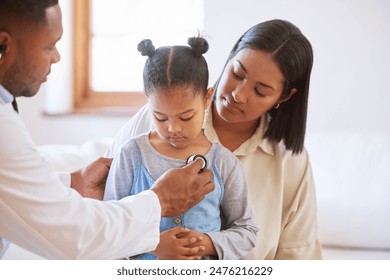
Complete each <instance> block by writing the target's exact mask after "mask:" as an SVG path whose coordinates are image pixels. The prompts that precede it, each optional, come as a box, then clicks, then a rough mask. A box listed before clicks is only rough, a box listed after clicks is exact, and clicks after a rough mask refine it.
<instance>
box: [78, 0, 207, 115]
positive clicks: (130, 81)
mask: <svg viewBox="0 0 390 280" xmlns="http://www.w3.org/2000/svg"><path fill="white" fill-rule="evenodd" d="M203 25H204V20H203V0H164V1H161V0H139V1H135V0H112V1H106V0H83V1H74V60H75V63H74V67H75V68H74V91H75V96H74V103H75V107H76V110H80V109H81V110H83V111H90V110H92V111H95V110H97V109H98V110H99V111H102V112H111V113H112V112H114V113H120V112H126V113H127V114H128V113H129V111H130V112H131V110H132V109H133V110H134V111H135V110H137V109H138V108H139V107H140V106H142V105H143V104H144V103H145V102H146V97H145V96H144V94H143V92H142V90H143V85H142V71H143V65H144V63H145V60H146V57H143V56H141V54H140V53H139V52H138V51H137V44H138V43H139V42H140V41H141V40H143V39H147V38H148V39H151V40H152V41H153V43H154V45H155V46H156V47H159V46H162V45H174V44H185V45H186V44H187V38H188V37H191V36H195V35H197V34H198V33H200V34H202V31H203Z"/></svg>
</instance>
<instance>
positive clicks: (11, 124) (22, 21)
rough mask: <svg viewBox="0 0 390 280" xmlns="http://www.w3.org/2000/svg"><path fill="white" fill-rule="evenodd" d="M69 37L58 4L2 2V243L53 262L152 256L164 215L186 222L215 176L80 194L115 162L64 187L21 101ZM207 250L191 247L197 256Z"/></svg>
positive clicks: (175, 173) (181, 176)
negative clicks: (121, 192) (113, 196)
mask: <svg viewBox="0 0 390 280" xmlns="http://www.w3.org/2000/svg"><path fill="white" fill-rule="evenodd" d="M61 36H62V18H61V9H60V7H59V5H58V0H1V1H0V236H1V237H2V238H4V239H7V240H9V241H11V242H13V243H15V244H18V245H19V246H21V247H24V248H26V249H27V250H30V251H32V252H34V253H36V254H38V255H41V256H43V257H45V258H53V259H113V258H122V257H125V256H129V255H136V254H139V253H142V252H146V251H151V250H153V249H154V248H155V246H156V245H157V244H158V242H159V225H160V218H161V216H174V215H178V214H180V213H182V212H184V211H185V210H187V209H188V208H190V207H192V206H193V205H195V204H196V203H198V202H199V201H200V200H201V199H203V197H204V196H205V195H206V194H207V193H208V192H210V191H211V190H212V189H213V188H214V186H213V184H212V183H211V180H212V173H211V171H210V170H206V171H205V172H202V173H200V174H198V171H199V170H200V169H201V167H202V161H201V160H196V161H195V162H193V163H191V164H189V165H187V166H186V167H183V168H177V169H172V170H170V171H168V172H167V173H165V174H164V175H163V176H162V177H161V178H160V180H158V181H157V182H156V184H155V185H154V187H153V188H152V190H150V191H146V192H143V193H141V194H139V195H137V196H132V197H127V198H124V199H122V200H120V201H115V202H114V201H113V202H102V201H98V200H93V199H89V198H83V197H82V196H81V195H80V193H84V194H85V193H86V194H90V195H96V194H95V192H96V191H97V192H98V193H99V190H100V189H101V188H102V186H104V183H105V179H106V176H107V173H108V169H109V166H110V164H111V160H110V159H99V160H97V161H96V162H94V163H93V164H92V165H90V166H89V167H87V168H85V169H84V170H83V171H80V172H75V173H73V174H71V175H70V174H68V175H67V176H66V177H65V178H63V180H62V181H61V180H60V179H59V177H58V175H57V174H56V173H55V171H54V170H53V168H52V167H51V166H50V165H49V164H48V162H47V161H46V160H45V158H43V157H42V156H41V155H40V154H39V152H38V151H37V150H36V149H35V148H34V145H33V142H32V140H31V138H30V136H29V134H28V132H27V130H26V128H25V126H24V125H23V123H22V121H21V120H20V118H19V115H18V113H17V106H16V101H15V97H19V96H25V97H30V96H34V95H35V94H36V93H37V92H38V90H39V88H40V86H41V84H42V83H44V82H45V81H46V79H47V76H48V75H49V73H50V67H51V64H53V63H56V62H58V61H59V60H60V55H59V53H58V51H57V49H56V43H57V41H58V40H59V39H60V38H61ZM63 182H66V185H67V186H65V185H64V184H63ZM69 186H72V187H73V188H75V189H77V190H79V192H77V191H75V190H74V189H71V188H69ZM168 188H169V191H167V189H168ZM181 230H182V231H183V232H184V233H185V232H186V229H181ZM4 239H3V240H2V241H3V242H1V243H0V257H1V253H2V251H4V249H5V245H4V244H5V242H4V241H5V240H4ZM0 241H1V240H0ZM196 241H197V240H194V238H188V239H186V242H187V243H188V244H192V243H194V242H196ZM200 249H201V248H197V247H195V248H188V250H189V252H191V254H193V253H196V251H197V250H200Z"/></svg>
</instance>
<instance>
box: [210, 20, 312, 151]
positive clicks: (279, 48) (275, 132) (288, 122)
mask: <svg viewBox="0 0 390 280" xmlns="http://www.w3.org/2000/svg"><path fill="white" fill-rule="evenodd" d="M246 48H249V49H252V50H262V51H265V52H268V53H271V54H272V57H273V59H274V61H275V63H276V64H277V65H278V66H279V68H280V70H281V72H282V74H283V76H284V78H285V84H284V89H283V92H282V96H281V100H283V99H284V98H287V97H288V96H289V95H290V91H291V89H292V88H296V89H297V92H296V93H295V94H294V95H292V97H291V98H290V99H288V100H287V101H285V102H282V103H280V106H279V108H277V109H276V108H272V109H271V110H270V111H268V115H269V117H270V122H269V124H268V128H267V130H266V132H265V135H264V137H265V138H268V139H269V140H271V141H276V142H280V141H283V142H284V144H285V145H286V148H287V149H288V150H292V152H293V153H295V154H299V153H301V152H302V150H303V146H304V139H305V132H306V117H307V103H308V97H309V84H310V74H311V69H312V65H313V50H312V47H311V44H310V42H309V41H308V40H307V38H306V37H305V36H304V35H303V34H302V33H301V31H300V30H299V29H298V28H297V27H296V26H295V25H293V24H292V23H290V22H288V21H285V20H270V21H266V22H262V23H259V24H257V25H255V26H253V27H251V28H250V29H249V30H248V31H246V32H245V33H244V34H243V35H242V36H241V38H240V39H239V40H238V41H237V43H236V44H235V45H234V47H233V49H232V51H231V52H230V55H229V57H228V60H227V62H226V64H225V67H226V65H227V63H228V62H229V61H230V60H231V59H232V58H233V57H234V56H235V55H236V54H237V53H238V52H239V51H241V50H242V49H246ZM218 83H219V79H218V81H217V83H216V85H215V90H216V89H217V87H218Z"/></svg>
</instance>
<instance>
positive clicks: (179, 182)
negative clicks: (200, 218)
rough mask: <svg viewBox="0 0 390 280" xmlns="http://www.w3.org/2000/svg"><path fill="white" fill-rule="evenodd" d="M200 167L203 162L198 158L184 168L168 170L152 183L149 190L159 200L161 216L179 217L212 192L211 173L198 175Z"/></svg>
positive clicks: (205, 171)
mask: <svg viewBox="0 0 390 280" xmlns="http://www.w3.org/2000/svg"><path fill="white" fill-rule="evenodd" d="M202 166H203V161H202V160H201V159H200V158H198V159H196V160H195V161H193V162H191V163H189V164H187V165H186V166H183V167H179V168H173V169H170V170H168V171H167V172H165V173H164V174H163V175H162V176H160V178H159V179H158V180H157V181H156V182H155V183H154V185H153V187H152V189H151V190H152V191H154V192H155V193H156V194H157V196H158V198H159V200H160V205H161V216H163V217H172V216H177V215H180V214H182V213H184V212H185V211H186V210H187V209H189V208H191V207H192V206H194V205H196V204H198V203H199V202H200V201H201V200H202V199H203V198H204V197H205V195H206V194H208V193H209V192H211V191H212V190H214V184H213V182H212V180H213V173H212V172H211V171H210V170H209V169H205V170H204V171H202V172H201V173H199V171H200V170H201V168H202Z"/></svg>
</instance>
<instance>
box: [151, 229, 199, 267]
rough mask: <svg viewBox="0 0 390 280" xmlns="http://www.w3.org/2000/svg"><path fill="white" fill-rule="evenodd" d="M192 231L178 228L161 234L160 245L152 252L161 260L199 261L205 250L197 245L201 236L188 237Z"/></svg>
mask: <svg viewBox="0 0 390 280" xmlns="http://www.w3.org/2000/svg"><path fill="white" fill-rule="evenodd" d="M189 232H190V230H188V229H186V228H183V227H176V228H173V229H169V230H166V231H163V232H161V233H160V243H159V244H158V245H157V248H156V249H155V250H154V251H152V252H150V253H152V254H153V255H155V256H156V257H157V258H159V259H160V260H198V259H200V258H201V256H200V252H201V251H204V250H205V247H204V246H203V245H201V244H200V245H195V244H197V243H199V242H200V241H201V240H200V239H199V238H201V237H200V236H198V237H197V236H194V235H190V236H186V234H187V233H189Z"/></svg>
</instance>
